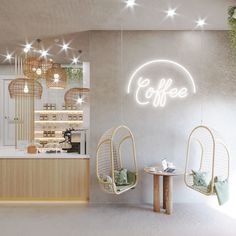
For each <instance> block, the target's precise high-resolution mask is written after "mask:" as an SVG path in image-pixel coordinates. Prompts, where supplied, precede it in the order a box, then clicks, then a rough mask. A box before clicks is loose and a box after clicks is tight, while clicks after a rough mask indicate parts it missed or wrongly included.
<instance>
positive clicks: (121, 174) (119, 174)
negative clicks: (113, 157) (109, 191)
mask: <svg viewBox="0 0 236 236" xmlns="http://www.w3.org/2000/svg"><path fill="white" fill-rule="evenodd" d="M114 174H115V184H116V186H124V185H128V184H129V183H128V179H127V169H121V170H115V172H114Z"/></svg>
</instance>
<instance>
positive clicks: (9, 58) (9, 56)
mask: <svg viewBox="0 0 236 236" xmlns="http://www.w3.org/2000/svg"><path fill="white" fill-rule="evenodd" d="M13 54H14V52H12V53H9V52H7V54H6V55H2V56H4V57H5V59H4V60H3V62H5V61H9V62H11V60H12V59H13Z"/></svg>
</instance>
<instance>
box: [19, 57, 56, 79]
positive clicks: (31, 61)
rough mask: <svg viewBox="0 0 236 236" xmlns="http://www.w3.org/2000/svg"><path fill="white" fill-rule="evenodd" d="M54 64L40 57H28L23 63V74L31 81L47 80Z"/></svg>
mask: <svg viewBox="0 0 236 236" xmlns="http://www.w3.org/2000/svg"><path fill="white" fill-rule="evenodd" d="M51 67H52V62H50V61H48V60H45V59H40V58H38V57H27V58H26V59H25V60H24V62H23V73H24V75H25V76H27V77H28V78H29V79H39V78H45V76H46V73H47V71H48V69H50V68H51Z"/></svg>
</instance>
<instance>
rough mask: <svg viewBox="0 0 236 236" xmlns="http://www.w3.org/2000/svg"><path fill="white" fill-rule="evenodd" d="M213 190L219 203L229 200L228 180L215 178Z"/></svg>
mask: <svg viewBox="0 0 236 236" xmlns="http://www.w3.org/2000/svg"><path fill="white" fill-rule="evenodd" d="M214 187H215V192H216V195H217V199H218V202H219V205H223V204H224V203H225V202H227V201H228V200H229V181H228V179H226V180H223V181H222V180H219V179H218V178H217V177H216V178H215V186H214Z"/></svg>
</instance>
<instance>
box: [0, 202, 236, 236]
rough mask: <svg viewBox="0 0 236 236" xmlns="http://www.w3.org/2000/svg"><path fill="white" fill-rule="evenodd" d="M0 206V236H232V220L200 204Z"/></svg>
mask: <svg viewBox="0 0 236 236" xmlns="http://www.w3.org/2000/svg"><path fill="white" fill-rule="evenodd" d="M174 208H175V209H174V214H173V215H171V216H168V215H165V214H163V213H162V214H157V213H154V212H152V208H151V206H149V205H143V206H136V205H110V204H106V205H94V204H89V205H79V204H78V205H76V204H74V205H42V204H40V205H26V204H24V205H19V204H18V205H0V236H15V235H17V236H39V235H40V236H47V235H48V236H54V235H55V236H62V235H63V236H72V235H73V236H75V235H76V236H80V235H81V236H90V235H93V236H96V235H99V236H113V235H114V236H116V235H119V236H125V235H129V236H131V235H135V236H139V235H140V236H152V235H153V236H154V235H155V236H162V235H163V236H164V235H165V236H172V235H178V236H185V235H186V236H192V235H196V236H201V235H207V236H211V235H212V236H213V235H214V236H218V235H219V236H222V235H224V236H231V235H232V236H233V235H234V236H235V235H236V220H235V219H233V218H230V217H227V216H225V215H224V214H222V213H220V212H218V211H216V210H214V209H212V208H210V207H209V206H208V207H207V206H204V205H200V204H197V205H193V204H176V205H175V206H174Z"/></svg>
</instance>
